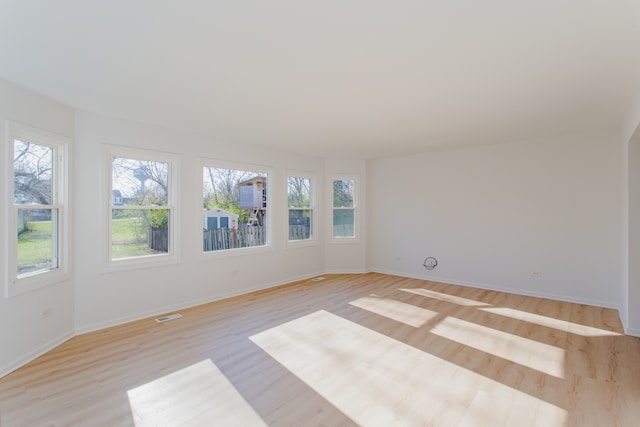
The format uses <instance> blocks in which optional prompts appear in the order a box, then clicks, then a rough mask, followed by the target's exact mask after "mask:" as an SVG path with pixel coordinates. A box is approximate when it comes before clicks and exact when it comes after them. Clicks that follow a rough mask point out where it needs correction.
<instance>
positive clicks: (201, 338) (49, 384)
mask: <svg viewBox="0 0 640 427" xmlns="http://www.w3.org/2000/svg"><path fill="white" fill-rule="evenodd" d="M326 277H327V278H326V280H324V281H320V282H313V281H311V280H307V281H302V282H298V283H294V284H292V285H288V286H284V287H280V288H277V289H272V290H267V291H262V292H256V293H252V294H249V295H245V296H242V297H237V298H232V299H229V300H225V301H220V302H215V303H211V304H206V305H202V306H198V307H194V308H191V309H187V310H182V311H181V313H182V315H183V316H184V317H183V318H181V319H177V320H173V321H169V322H167V323H164V324H158V323H156V322H154V321H153V319H147V320H141V321H137V322H133V323H129V324H126V325H122V326H118V327H113V328H109V329H106V330H102V331H98V332H94V333H89V334H85V335H81V336H78V337H75V338H73V339H71V340H69V341H68V342H66V343H65V344H63V345H61V346H59V347H57V348H56V349H54V350H52V351H50V352H49V353H47V354H45V355H43V356H42V357H40V358H38V359H37V360H35V361H33V362H32V363H30V364H28V365H27V366H24V367H23V368H21V369H19V370H17V371H15V372H13V373H12V374H10V375H8V376H6V377H4V378H2V379H0V425H1V426H2V427H14V426H20V427H27V426H28V427H31V426H110V427H111V426H132V425H136V426H178V425H189V426H227V425H229V426H230V425H237V426H243V427H246V426H253V425H255V426H266V425H268V426H352V425H363V426H427V425H442V426H459V425H460V426H462V425H467V426H499V425H505V426H533V425H539V426H565V425H566V426H599V427H600V426H636V425H639V423H640V339H639V338H634V337H628V336H624V334H623V332H622V327H621V325H620V321H619V318H618V314H617V313H616V312H615V311H614V310H610V309H603V308H596V307H590V306H585V305H579V304H570V303H564V302H558V301H551V300H546V299H540V298H532V297H524V296H518V295H511V294H506V293H501V292H493V291H486V290H481V289H473V288H467V287H462V286H453V285H446V284H441V283H434V282H429V281H423V280H416V279H407V278H401V277H394V276H387V275H382V274H365V275H334V276H331V275H329V276H326Z"/></svg>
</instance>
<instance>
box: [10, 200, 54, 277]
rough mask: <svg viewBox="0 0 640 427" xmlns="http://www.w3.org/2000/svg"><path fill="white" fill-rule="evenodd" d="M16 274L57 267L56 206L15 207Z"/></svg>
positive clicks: (43, 270) (38, 271)
mask: <svg viewBox="0 0 640 427" xmlns="http://www.w3.org/2000/svg"><path fill="white" fill-rule="evenodd" d="M17 216H18V221H17V225H18V227H17V236H18V245H17V248H18V253H17V256H18V272H17V273H18V277H20V276H21V275H25V274H32V273H40V272H45V271H49V270H52V269H55V268H58V249H57V243H56V242H57V236H58V220H57V216H58V210H57V209H18V210H17Z"/></svg>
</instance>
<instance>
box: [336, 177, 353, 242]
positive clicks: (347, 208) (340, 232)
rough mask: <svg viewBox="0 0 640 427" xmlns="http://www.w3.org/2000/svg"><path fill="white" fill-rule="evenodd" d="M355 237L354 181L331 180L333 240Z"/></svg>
mask: <svg viewBox="0 0 640 427" xmlns="http://www.w3.org/2000/svg"><path fill="white" fill-rule="evenodd" d="M355 237H356V180H355V179H334V180H333V238H335V239H343V238H351V239H353V238H355Z"/></svg>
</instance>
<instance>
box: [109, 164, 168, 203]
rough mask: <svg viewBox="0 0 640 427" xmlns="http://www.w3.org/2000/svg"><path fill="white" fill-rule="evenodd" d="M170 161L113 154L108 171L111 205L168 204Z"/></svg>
mask: <svg viewBox="0 0 640 427" xmlns="http://www.w3.org/2000/svg"><path fill="white" fill-rule="evenodd" d="M168 186H169V164H168V163H164V162H151V161H147V160H135V159H124V158H120V157H114V158H113V160H112V171H111V191H112V194H111V197H112V199H111V202H112V204H113V206H122V205H138V206H167V204H168V196H169V187H168Z"/></svg>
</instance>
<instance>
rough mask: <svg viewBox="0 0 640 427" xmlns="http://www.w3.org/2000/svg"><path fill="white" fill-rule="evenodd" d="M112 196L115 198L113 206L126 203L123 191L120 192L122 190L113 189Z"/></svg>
mask: <svg viewBox="0 0 640 427" xmlns="http://www.w3.org/2000/svg"><path fill="white" fill-rule="evenodd" d="M111 197H112V198H113V202H112V203H113V206H122V205H124V198H123V197H122V193H121V192H120V190H112V191H111Z"/></svg>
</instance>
